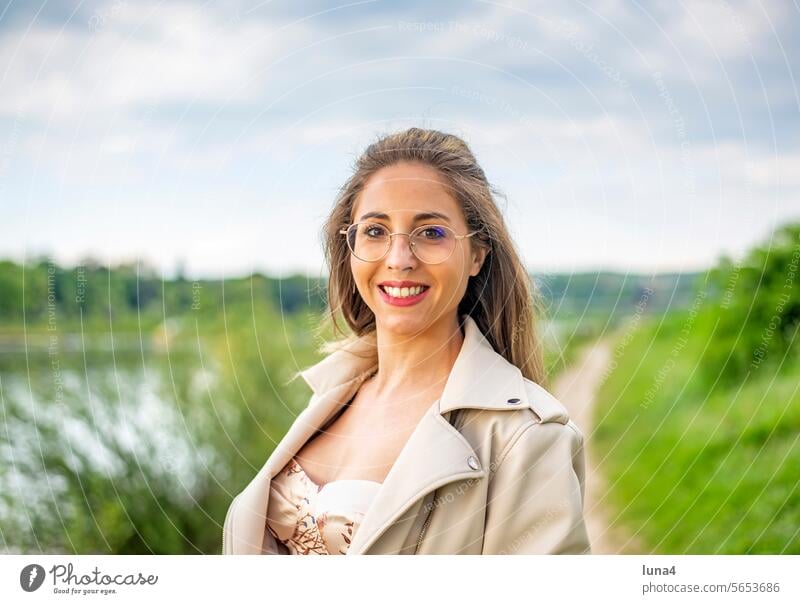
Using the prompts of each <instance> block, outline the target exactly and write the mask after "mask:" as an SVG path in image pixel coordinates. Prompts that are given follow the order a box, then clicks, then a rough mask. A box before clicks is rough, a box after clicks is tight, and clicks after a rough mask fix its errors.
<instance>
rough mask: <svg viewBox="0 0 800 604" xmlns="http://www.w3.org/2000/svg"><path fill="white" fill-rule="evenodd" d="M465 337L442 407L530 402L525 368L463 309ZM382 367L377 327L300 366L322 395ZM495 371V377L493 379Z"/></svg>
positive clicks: (491, 406) (498, 406) (488, 406)
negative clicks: (508, 356)
mask: <svg viewBox="0 0 800 604" xmlns="http://www.w3.org/2000/svg"><path fill="white" fill-rule="evenodd" d="M462 324H463V325H464V342H463V344H462V346H461V350H460V352H459V354H458V357H457V358H456V362H455V364H454V365H453V368H452V370H451V372H450V376H449V378H448V380H447V383H446V384H445V388H444V391H443V392H442V396H441V398H440V399H439V407H438V411H439V413H440V414H442V415H443V414H445V413H447V412H448V411H452V410H453V409H459V408H470V409H507V408H509V404H508V400H509V399H518V400H519V403H518V404H516V405H515V407H526V406H528V397H527V394H526V392H525V383H524V379H523V376H522V372H521V371H520V370H519V368H517V367H515V366H514V365H512V364H511V363H509V362H508V361H507V360H506V359H505V357H503V356H502V355H500V354H498V353H497V352H495V350H494V348H492V345H491V344H490V343H489V340H487V339H486V337H485V336H484V335H483V333H481V331H480V329H479V328H478V324H477V323H475V320H474V319H473V318H472V317H471V316H469V315H462ZM377 367H378V350H377V345H376V337H375V332H372V333H370V334H368V335H366V336H362V337H360V338H358V339H357V340H354V341H353V342H351V343H349V344H348V345H346V346H344V347H343V348H341V349H339V350H337V351H336V352H334V353H332V354H331V355H329V356H328V357H326V358H324V359H323V360H322V361H320V362H319V363H317V364H316V365H312V366H311V367H309V368H308V369H305V370H304V371H302V372H300V374H301V375H302V376H303V378H304V379H305V381H306V383H307V384H308V385H309V387H310V388H311V390H312V391H313V392H314V393H315V394H317V395H320V396H322V395H324V394H325V393H326V392H328V391H330V390H333V389H337V388H340V387H342V385H344V384H346V383H348V382H350V381H357V380H359V378H364V377H366V376H368V375H370V374H371V373H372V372H373V371H374V370H375V369H377ZM488 376H491V379H487V377H488Z"/></svg>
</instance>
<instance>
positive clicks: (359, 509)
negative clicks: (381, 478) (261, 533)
mask: <svg viewBox="0 0 800 604" xmlns="http://www.w3.org/2000/svg"><path fill="white" fill-rule="evenodd" d="M380 487H381V483H380V482H375V481H373V480H360V479H347V480H334V481H332V482H329V483H327V484H325V485H323V487H322V488H319V486H317V485H316V484H315V483H314V482H312V480H311V479H310V478H309V477H308V475H307V474H306V473H305V472H304V471H303V468H302V467H300V464H299V463H297V461H296V460H295V459H294V458H292V459H290V460H289V462H288V463H287V464H286V465H285V466H284V467H283V469H282V470H281V471H280V472H279V473H278V474H277V475H276V476H275V477H274V478H273V479H272V482H271V485H270V499H269V504H268V505H267V529H268V530H269V531H270V533H272V536H273V537H275V539H277V540H278V541H280V542H281V543H283V544H285V545H286V547H287V548H288V550H289V553H291V554H295V555H297V554H301V555H313V554H318V555H329V554H346V553H347V550H348V548H349V547H350V543H351V541H352V540H353V536H354V535H355V533H356V531H357V530H358V526H359V525H360V524H361V520H362V518H363V517H364V515H365V514H366V512H367V509H368V508H369V506H370V504H371V503H372V500H373V498H374V497H375V495H376V494H377V492H378V490H379V489H380Z"/></svg>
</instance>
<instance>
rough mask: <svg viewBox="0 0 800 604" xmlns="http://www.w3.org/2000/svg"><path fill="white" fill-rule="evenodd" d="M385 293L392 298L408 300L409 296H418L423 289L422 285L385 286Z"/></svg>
mask: <svg viewBox="0 0 800 604" xmlns="http://www.w3.org/2000/svg"><path fill="white" fill-rule="evenodd" d="M383 289H384V291H385V292H386V293H387V294H389V295H390V296H392V298H408V297H409V296H416V295H417V294H419V293H420V292H421V291H422V290H423V287H422V286H421V285H417V286H416V287H403V288H400V287H389V286H388V285H384V286H383Z"/></svg>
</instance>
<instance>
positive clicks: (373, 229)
mask: <svg viewBox="0 0 800 604" xmlns="http://www.w3.org/2000/svg"><path fill="white" fill-rule="evenodd" d="M364 234H365V235H366V236H367V237H371V238H377V237H383V236H385V235H386V229H385V228H383V227H382V226H381V225H379V224H368V225H367V226H366V227H364Z"/></svg>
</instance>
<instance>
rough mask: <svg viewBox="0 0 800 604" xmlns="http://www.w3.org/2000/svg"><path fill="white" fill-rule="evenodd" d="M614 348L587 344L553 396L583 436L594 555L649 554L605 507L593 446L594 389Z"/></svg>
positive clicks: (600, 342)
mask: <svg viewBox="0 0 800 604" xmlns="http://www.w3.org/2000/svg"><path fill="white" fill-rule="evenodd" d="M612 354H613V350H612V347H611V345H610V344H609V343H608V342H607V341H606V340H598V341H596V342H593V343H592V344H589V346H587V347H586V348H584V349H583V350H582V351H581V353H580V354H579V355H578V358H577V360H576V361H575V363H574V364H573V365H571V366H570V367H568V368H567V369H565V370H564V371H563V372H562V373H561V374H559V376H558V377H557V378H556V379H555V381H554V383H553V388H552V392H553V395H554V396H555V397H556V398H558V399H559V400H560V401H561V402H562V403H564V405H565V406H566V407H567V409H569V413H570V417H571V418H572V420H573V421H574V422H575V423H576V424H577V425H578V427H579V428H580V429H581V431H582V432H583V434H584V435H585V437H586V500H585V503H584V514H585V518H586V528H587V530H588V532H589V542H590V543H591V544H592V553H593V554H643V553H648V552H647V551H646V548H643V546H642V545H641V543H639V542H638V540H637V539H635V538H632V537H631V535H629V534H628V533H627V531H625V530H624V529H622V528H621V527H619V526H615V520H614V518H615V514H613V513H612V512H611V511H610V510H608V509H607V506H606V503H605V493H606V490H607V485H606V481H605V479H604V477H603V475H602V473H601V471H600V468H599V467H598V466H599V462H600V460H599V459H598V457H597V455H596V453H595V451H594V447H593V446H592V442H593V439H592V435H593V434H594V424H593V421H592V420H593V417H594V413H593V411H594V405H595V402H596V393H597V389H598V388H599V387H600V385H601V383H602V381H603V377H604V372H605V371H606V368H607V367H608V365H609V363H610V362H611V357H612Z"/></svg>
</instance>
